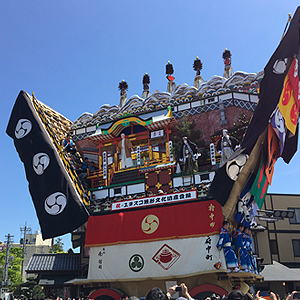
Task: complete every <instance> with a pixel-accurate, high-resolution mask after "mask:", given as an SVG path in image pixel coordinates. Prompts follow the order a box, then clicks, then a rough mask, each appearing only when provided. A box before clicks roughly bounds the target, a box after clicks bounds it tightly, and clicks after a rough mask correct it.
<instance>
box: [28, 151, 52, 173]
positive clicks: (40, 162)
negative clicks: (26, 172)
mask: <svg viewBox="0 0 300 300" xmlns="http://www.w3.org/2000/svg"><path fill="white" fill-rule="evenodd" d="M49 163H50V158H49V156H48V155H47V154H46V153H42V152H41V153H37V154H36V155H35V156H34V157H33V159H32V167H33V170H34V171H35V173H36V174H37V175H42V174H44V171H45V170H46V168H47V167H48V166H49Z"/></svg>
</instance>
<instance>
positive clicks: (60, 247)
mask: <svg viewBox="0 0 300 300" xmlns="http://www.w3.org/2000/svg"><path fill="white" fill-rule="evenodd" d="M50 253H64V243H63V242H62V239H61V238H57V239H56V240H55V242H54V244H53V245H52V247H51V248H50Z"/></svg>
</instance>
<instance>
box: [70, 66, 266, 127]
mask: <svg viewBox="0 0 300 300" xmlns="http://www.w3.org/2000/svg"><path fill="white" fill-rule="evenodd" d="M263 75H264V73H263V71H261V72H259V73H257V74H255V73H245V72H235V73H234V74H233V75H232V76H231V77H230V78H228V79H226V78H224V77H222V76H213V77H212V78H211V79H209V80H208V81H206V82H203V83H202V84H201V85H200V87H199V89H197V88H196V87H194V86H189V85H188V84H181V85H178V86H177V87H176V89H175V90H174V91H173V92H172V93H171V94H170V93H168V92H160V91H157V90H156V91H154V92H153V93H152V94H151V95H150V96H149V97H148V98H146V99H143V98H141V97H139V96H138V95H133V96H132V97H130V98H129V99H128V101H127V102H126V104H125V105H124V106H122V107H121V108H120V107H119V106H117V105H113V106H110V105H109V104H104V105H102V106H101V107H100V109H99V110H98V111H97V112H96V113H94V114H91V113H87V112H86V113H83V114H82V115H81V116H80V117H79V118H78V119H77V120H75V121H74V123H73V125H72V127H71V129H77V128H82V127H85V126H90V125H96V124H99V123H105V122H109V121H112V120H116V119H120V118H122V117H126V116H131V115H138V114H141V113H145V112H151V111H152V112H153V110H156V109H162V108H167V107H168V106H169V105H170V106H175V105H178V104H181V103H185V102H191V101H195V100H199V99H205V98H209V97H213V96H216V95H219V94H223V93H226V92H229V91H239V92H245V93H250V94H258V88H259V82H260V81H261V80H262V78H263Z"/></svg>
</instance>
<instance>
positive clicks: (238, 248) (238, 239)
mask: <svg viewBox="0 0 300 300" xmlns="http://www.w3.org/2000/svg"><path fill="white" fill-rule="evenodd" d="M243 230H244V224H242V223H238V225H237V229H236V230H234V231H233V232H232V242H233V245H234V249H235V254H236V256H237V258H238V261H239V263H240V269H241V270H242V271H245V272H249V266H248V264H247V259H246V254H245V253H246V248H245V247H244V244H243V233H242V231H243Z"/></svg>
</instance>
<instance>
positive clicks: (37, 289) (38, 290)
mask: <svg viewBox="0 0 300 300" xmlns="http://www.w3.org/2000/svg"><path fill="white" fill-rule="evenodd" d="M32 298H33V299H36V298H39V299H45V293H44V291H43V289H42V287H41V286H40V285H35V286H34V287H33V289H32Z"/></svg>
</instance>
